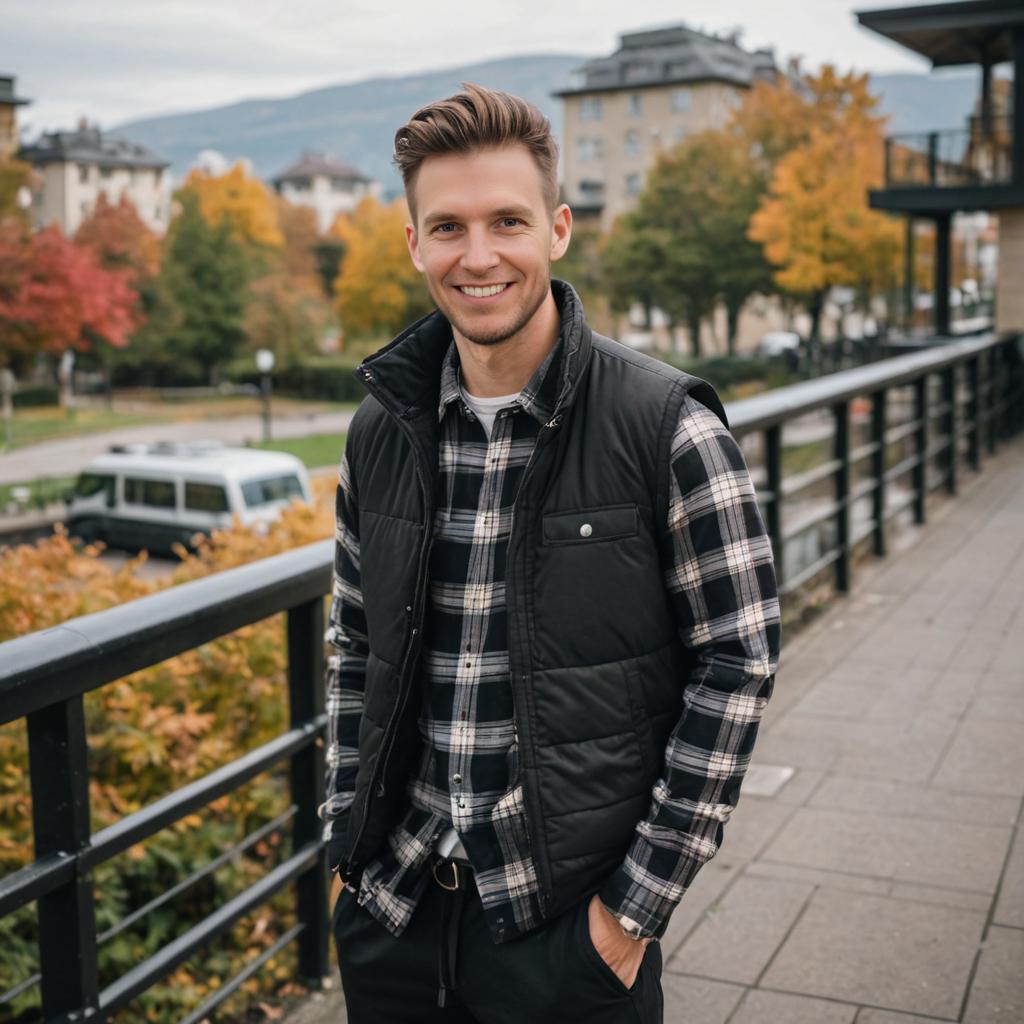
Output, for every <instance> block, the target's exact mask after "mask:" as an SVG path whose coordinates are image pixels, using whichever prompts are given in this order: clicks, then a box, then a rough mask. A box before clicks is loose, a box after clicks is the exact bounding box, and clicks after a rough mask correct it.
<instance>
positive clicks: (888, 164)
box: [885, 137, 892, 188]
mask: <svg viewBox="0 0 1024 1024" xmlns="http://www.w3.org/2000/svg"><path fill="white" fill-rule="evenodd" d="M885 185H886V188H888V187H889V186H891V185H892V139H890V138H888V137H886V140H885Z"/></svg>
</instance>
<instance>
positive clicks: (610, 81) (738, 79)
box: [555, 25, 777, 96]
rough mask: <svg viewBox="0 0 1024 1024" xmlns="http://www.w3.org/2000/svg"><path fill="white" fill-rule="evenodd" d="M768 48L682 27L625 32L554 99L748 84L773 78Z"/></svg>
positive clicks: (734, 37) (581, 70)
mask: <svg viewBox="0 0 1024 1024" xmlns="http://www.w3.org/2000/svg"><path fill="white" fill-rule="evenodd" d="M776 70H777V69H776V67H775V57H774V54H773V52H772V51H771V50H755V51H753V52H750V51H747V50H744V49H743V48H742V47H741V46H740V45H739V42H738V39H737V36H736V35H727V36H714V35H708V34H707V33H705V32H698V31H697V30H696V29H692V28H687V26H686V25H672V26H669V27H667V28H656V29H648V30H645V31H641V32H627V33H625V34H624V35H621V36H619V48H618V50H616V51H615V53H613V54H612V55H611V56H610V57H598V58H597V59H596V60H590V61H587V63H586V64H584V65H583V66H582V67H580V68H578V69H577V70H576V71H574V72H573V76H572V77H573V81H572V84H571V85H570V87H569V88H568V89H565V90H562V91H560V92H557V93H555V95H556V96H574V95H578V94H580V93H588V92H602V91H609V90H612V89H637V88H646V87H650V86H656V85H670V84H673V83H677V82H701V81H724V82H731V83H733V84H735V85H741V86H749V85H751V84H752V83H753V82H754V81H755V80H756V79H759V78H773V77H774V76H775V74H776Z"/></svg>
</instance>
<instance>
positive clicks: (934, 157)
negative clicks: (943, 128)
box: [928, 132, 939, 188]
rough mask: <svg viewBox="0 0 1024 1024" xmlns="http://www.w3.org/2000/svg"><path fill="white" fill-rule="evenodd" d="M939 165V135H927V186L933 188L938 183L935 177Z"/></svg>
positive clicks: (936, 133) (930, 133)
mask: <svg viewBox="0 0 1024 1024" xmlns="http://www.w3.org/2000/svg"><path fill="white" fill-rule="evenodd" d="M938 165H939V133H938V132H929V133H928V184H929V185H931V186H932V188H934V187H935V186H936V185H937V184H938V182H937V181H936V175H937V170H938Z"/></svg>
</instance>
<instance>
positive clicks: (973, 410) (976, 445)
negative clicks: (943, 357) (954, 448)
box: [967, 356, 981, 470]
mask: <svg viewBox="0 0 1024 1024" xmlns="http://www.w3.org/2000/svg"><path fill="white" fill-rule="evenodd" d="M967 380H968V386H969V387H970V391H971V401H970V405H969V406H968V409H969V410H970V413H969V415H970V417H971V441H970V448H969V449H968V458H969V459H970V463H971V469H974V470H978V469H981V365H980V360H979V358H978V356H975V357H974V358H973V359H971V360H970V361H969V362H968V363H967Z"/></svg>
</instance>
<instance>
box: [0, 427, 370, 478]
mask: <svg viewBox="0 0 1024 1024" xmlns="http://www.w3.org/2000/svg"><path fill="white" fill-rule="evenodd" d="M353 415H354V414H353V413H352V412H324V413H303V414H301V415H298V416H284V415H280V416H279V415H275V416H274V419H273V423H272V427H271V430H272V432H273V436H274V437H275V438H276V439H277V440H280V439H282V438H287V437H309V436H310V435H311V434H330V433H332V432H335V433H338V434H342V433H344V432H345V431H346V430H348V425H349V423H351V422H352V416H353ZM262 437H263V425H262V421H261V420H260V418H259V416H234V417H226V418H224V419H219V420H188V421H186V422H183V423H154V424H150V425H149V426H141V427H121V428H120V429H118V430H105V431H103V432H98V433H95V434H81V435H79V436H78V437H63V438H59V439H57V440H54V441H41V442H40V443H39V444H31V445H27V446H26V447H24V448H15V449H14V451H12V452H7V453H5V454H0V484H9V483H19V482H21V481H23V480H34V479H35V478H36V477H37V476H74V475H75V474H76V473H78V471H79V470H80V469H81V468H82V465H83V464H84V463H85V462H87V461H88V460H89V459H91V458H93V457H95V456H97V455H102V454H103V453H104V452H105V451H106V450H107V449H108V448H109V447H110V445H112V444H152V443H153V442H155V441H204V440H207V439H213V440H217V441H223V442H224V444H227V445H241V444H244V443H245V442H246V441H258V440H259V439H260V438H262ZM339 457H340V449H339Z"/></svg>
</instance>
